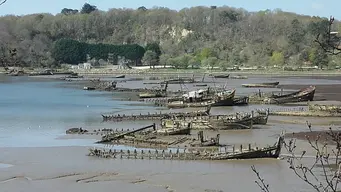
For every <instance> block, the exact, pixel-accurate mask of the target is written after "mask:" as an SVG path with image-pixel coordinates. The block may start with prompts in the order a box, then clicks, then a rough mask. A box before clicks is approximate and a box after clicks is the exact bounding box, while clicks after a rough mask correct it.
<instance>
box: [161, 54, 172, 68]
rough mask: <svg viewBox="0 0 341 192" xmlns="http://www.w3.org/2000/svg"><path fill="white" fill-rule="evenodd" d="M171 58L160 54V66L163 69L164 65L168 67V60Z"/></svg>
mask: <svg viewBox="0 0 341 192" xmlns="http://www.w3.org/2000/svg"><path fill="white" fill-rule="evenodd" d="M169 58H171V56H170V55H168V54H162V55H161V56H160V64H161V65H163V67H164V68H166V65H168V60H169Z"/></svg>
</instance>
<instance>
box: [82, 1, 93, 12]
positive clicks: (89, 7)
mask: <svg viewBox="0 0 341 192" xmlns="http://www.w3.org/2000/svg"><path fill="white" fill-rule="evenodd" d="M96 10H97V7H96V6H95V5H90V4H89V3H85V4H84V5H83V7H82V10H81V13H82V14H89V13H91V12H93V11H96Z"/></svg>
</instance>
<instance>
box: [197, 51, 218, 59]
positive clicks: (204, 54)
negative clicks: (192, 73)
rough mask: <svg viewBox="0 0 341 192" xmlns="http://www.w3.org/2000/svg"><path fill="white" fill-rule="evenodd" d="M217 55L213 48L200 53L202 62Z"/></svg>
mask: <svg viewBox="0 0 341 192" xmlns="http://www.w3.org/2000/svg"><path fill="white" fill-rule="evenodd" d="M214 56H215V53H214V52H213V50H212V49H211V48H203V49H202V50H201V52H200V53H199V58H200V60H201V61H203V60H205V59H208V58H209V57H214Z"/></svg>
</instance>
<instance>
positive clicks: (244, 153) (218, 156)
mask: <svg viewBox="0 0 341 192" xmlns="http://www.w3.org/2000/svg"><path fill="white" fill-rule="evenodd" d="M283 143H284V138H283V136H280V137H278V139H277V142H276V143H275V144H274V145H273V146H270V147H264V148H261V149H259V148H258V147H256V148H251V145H250V144H249V146H248V148H246V149H245V148H243V146H242V145H241V146H240V148H239V149H236V147H235V146H233V147H232V150H227V148H225V152H216V151H214V152H207V151H200V150H196V151H193V150H190V149H188V150H186V149H184V150H183V152H182V150H181V151H180V149H176V150H174V151H172V150H169V151H165V150H161V151H160V150H147V151H146V150H139V151H137V150H136V149H135V150H133V151H130V150H126V151H123V150H116V149H109V150H106V149H97V148H90V149H89V153H88V155H89V156H94V157H99V158H111V159H147V160H148V159H159V160H212V161H218V160H228V159H258V158H278V157H279V155H280V153H281V149H282V145H283Z"/></svg>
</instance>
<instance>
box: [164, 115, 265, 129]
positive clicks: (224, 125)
mask: <svg viewBox="0 0 341 192" xmlns="http://www.w3.org/2000/svg"><path fill="white" fill-rule="evenodd" d="M268 116H269V114H268V113H264V114H263V113H256V114H255V113H254V112H251V113H236V114H230V115H209V116H201V117H200V116H199V117H184V118H182V119H181V118H175V117H173V118H172V119H171V120H170V119H163V120H162V122H168V123H171V122H174V123H175V122H176V123H180V124H182V125H186V124H187V123H188V122H190V123H191V124H192V129H210V130H231V129H252V128H253V125H266V124H267V122H268Z"/></svg>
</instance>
